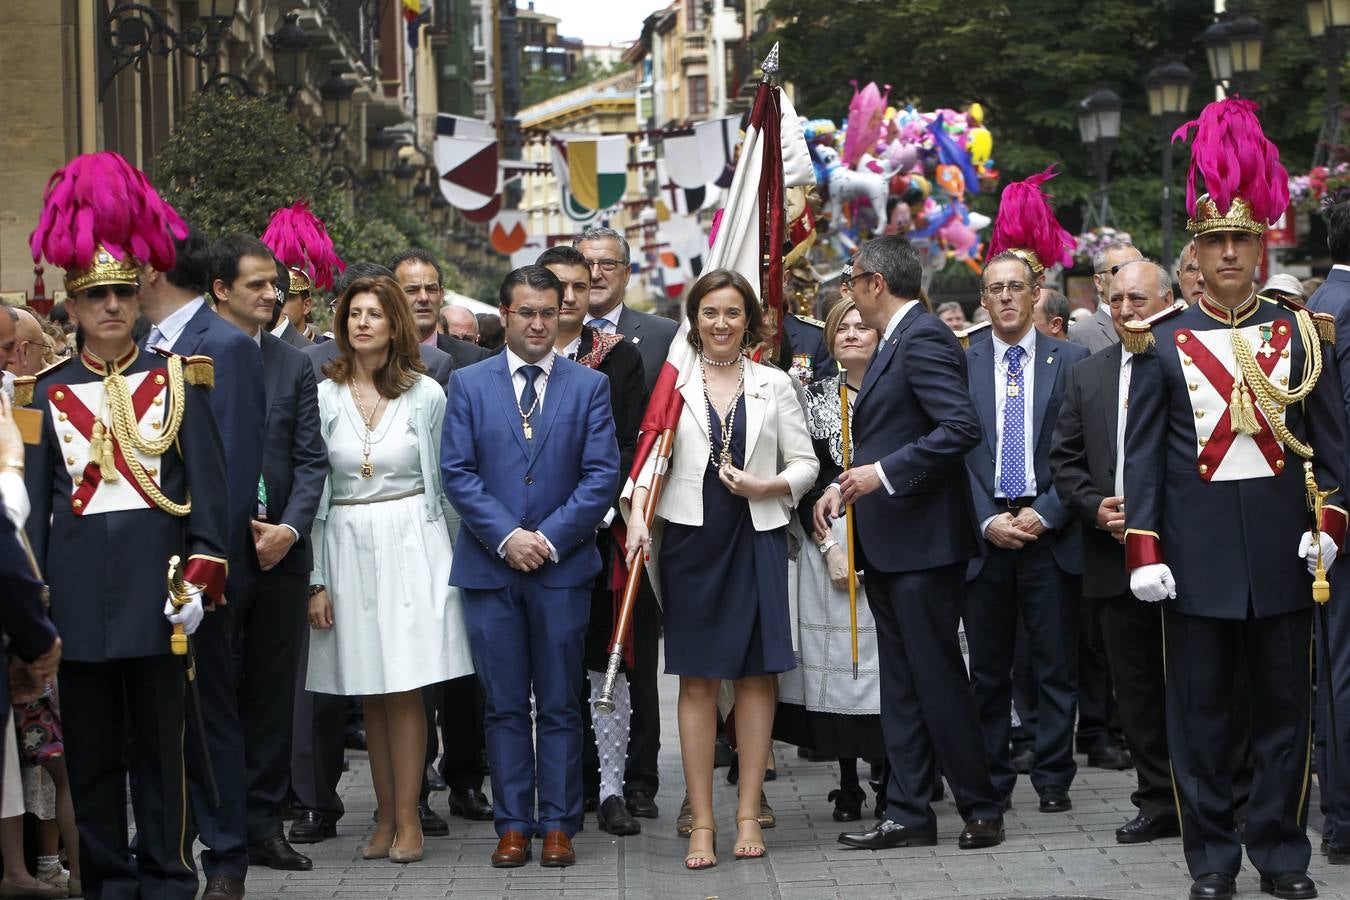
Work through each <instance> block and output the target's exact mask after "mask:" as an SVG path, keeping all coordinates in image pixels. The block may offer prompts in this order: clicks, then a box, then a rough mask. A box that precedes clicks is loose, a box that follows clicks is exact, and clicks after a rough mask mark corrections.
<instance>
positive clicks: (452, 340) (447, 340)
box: [436, 332, 492, 369]
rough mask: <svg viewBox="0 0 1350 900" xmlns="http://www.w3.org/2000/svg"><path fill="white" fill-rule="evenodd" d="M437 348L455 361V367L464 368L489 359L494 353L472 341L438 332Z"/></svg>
mask: <svg viewBox="0 0 1350 900" xmlns="http://www.w3.org/2000/svg"><path fill="white" fill-rule="evenodd" d="M436 349H438V350H440V351H441V352H442V353H444V354H446V355H448V356H449V357H450V358H451V359H452V360H454V361H455V368H456V369H462V368H464V367H465V366H471V365H473V364H474V363H476V362H478V361H480V360H484V359H487V358H488V357H489V356H491V355H492V354H491V353H489V352H488V351H486V350H484V349H483V348H482V347H480V346H478V345H477V344H475V343H472V342H471V341H461V340H460V339H459V338H457V337H451V336H450V335H448V334H441V333H440V332H437V333H436Z"/></svg>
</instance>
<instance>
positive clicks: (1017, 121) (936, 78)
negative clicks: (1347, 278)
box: [757, 0, 1324, 254]
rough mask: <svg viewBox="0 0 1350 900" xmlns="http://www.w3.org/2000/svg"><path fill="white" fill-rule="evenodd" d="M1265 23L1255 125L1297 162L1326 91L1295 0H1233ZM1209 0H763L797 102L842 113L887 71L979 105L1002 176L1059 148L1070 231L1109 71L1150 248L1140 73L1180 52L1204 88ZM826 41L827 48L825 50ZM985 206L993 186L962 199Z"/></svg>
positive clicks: (1197, 91)
mask: <svg viewBox="0 0 1350 900" xmlns="http://www.w3.org/2000/svg"><path fill="white" fill-rule="evenodd" d="M1228 6H1229V8H1230V10H1233V11H1235V12H1242V13H1247V14H1250V15H1252V16H1254V17H1255V18H1257V19H1258V20H1259V21H1261V22H1262V23H1263V24H1264V25H1265V27H1266V38H1265V59H1264V65H1263V70H1262V75H1261V77H1260V79H1259V80H1258V81H1257V82H1256V84H1254V85H1253V86H1252V87H1251V89H1250V90H1249V91H1248V92H1247V93H1248V95H1249V96H1250V97H1251V98H1252V99H1254V100H1256V101H1257V102H1258V103H1260V104H1261V107H1262V111H1261V113H1260V115H1261V119H1262V122H1263V124H1264V125H1265V128H1266V132H1267V134H1268V135H1269V136H1270V138H1271V139H1272V140H1273V141H1275V142H1276V144H1277V145H1278V146H1279V148H1280V151H1281V157H1282V159H1283V161H1284V163H1285V165H1286V166H1287V167H1288V168H1289V170H1290V172H1291V173H1297V172H1299V171H1307V167H1308V165H1309V164H1310V160H1311V158H1312V154H1313V151H1314V149H1315V143H1316V139H1317V130H1318V126H1319V123H1320V121H1321V115H1322V110H1323V108H1324V106H1323V103H1324V101H1323V87H1322V86H1323V83H1324V81H1323V78H1324V76H1323V74H1322V69H1321V65H1320V62H1319V60H1320V57H1319V55H1318V51H1317V49H1316V47H1315V46H1314V45H1313V44H1312V43H1311V41H1310V40H1309V38H1308V35H1307V30H1306V28H1305V26H1304V23H1303V9H1302V6H1303V5H1302V4H1301V3H1290V2H1288V0H1232V2H1230V3H1229V4H1228ZM1212 10H1213V5H1212V4H1211V3H1209V2H1208V0H1204V2H1202V0H1148V2H1145V0H962V2H960V3H952V2H949V0H848V2H833V3H821V2H819V0H770V4H769V13H770V14H771V15H773V16H774V17H776V18H777V19H778V20H779V21H780V22H782V23H783V24H782V25H781V26H780V27H779V28H778V29H777V30H776V31H775V32H773V33H771V34H770V35H769V36H767V37H766V38H765V46H764V47H763V48H757V49H764V50H767V46H768V44H769V43H771V42H772V41H774V40H778V41H781V42H782V48H781V49H782V59H783V76H784V78H785V79H786V80H787V81H790V82H792V84H793V85H794V86H795V88H796V90H797V95H796V100H797V102H796V106H797V110H798V112H799V113H801V114H802V115H804V116H809V117H816V116H820V117H829V118H833V119H835V120H836V121H839V120H842V119H843V118H845V117H846V116H847V111H848V103H849V99H850V97H851V96H852V90H853V89H852V87H851V86H850V84H849V81H850V80H851V79H856V80H857V81H858V84H859V86H862V85H864V84H866V83H867V82H868V81H875V82H877V84H878V85H884V84H890V85H891V101H892V104H903V103H905V102H907V101H912V102H913V103H914V104H915V105H916V106H917V107H919V108H921V109H925V110H932V109H936V108H939V107H950V108H955V109H962V108H964V107H965V106H967V105H968V104H969V103H971V102H973V101H979V102H980V103H982V104H983V105H984V108H985V123H986V124H987V125H988V127H989V128H990V130H991V131H992V132H993V135H994V159H995V162H996V163H997V167H998V169H999V170H1000V172H1001V174H1002V183H1004V184H1006V183H1007V182H1008V181H1014V180H1018V179H1021V178H1025V177H1026V176H1028V175H1031V174H1033V173H1035V172H1038V171H1040V170H1042V169H1044V168H1045V167H1046V166H1048V165H1050V164H1051V163H1059V167H1060V170H1061V172H1062V173H1063V174H1062V175H1061V176H1060V177H1059V178H1057V179H1055V180H1054V181H1053V182H1051V185H1050V189H1051V191H1052V192H1053V193H1054V195H1055V202H1056V204H1057V206H1058V209H1059V211H1060V216H1061V218H1062V220H1063V221H1064V223H1065V226H1066V227H1068V228H1069V229H1070V230H1071V231H1077V230H1078V229H1079V228H1080V226H1081V224H1082V209H1083V202H1084V201H1085V200H1086V199H1087V198H1088V197H1089V196H1090V195H1091V193H1092V192H1093V190H1094V189H1095V187H1096V179H1095V175H1094V172H1093V160H1092V157H1091V155H1090V154H1089V153H1088V151H1087V149H1086V148H1085V147H1084V146H1083V145H1082V143H1081V142H1080V140H1079V136H1078V127H1077V110H1078V103H1079V101H1080V100H1082V99H1083V98H1085V97H1086V96H1087V95H1088V94H1090V93H1091V92H1092V91H1094V90H1096V88H1097V87H1098V86H1101V85H1105V86H1109V87H1110V88H1111V89H1112V90H1114V91H1115V92H1116V93H1117V94H1119V95H1120V97H1121V100H1122V101H1123V104H1124V109H1123V112H1122V115H1121V136H1120V141H1119V143H1118V144H1117V146H1116V150H1115V155H1114V157H1113V158H1112V161H1111V170H1110V171H1111V182H1110V192H1111V206H1112V210H1113V213H1114V218H1115V224H1116V225H1117V226H1118V227H1121V228H1123V229H1125V230H1126V231H1129V232H1130V233H1131V234H1132V235H1134V238H1135V241H1136V243H1138V244H1140V245H1141V246H1142V247H1143V249H1144V250H1145V252H1148V253H1154V254H1156V253H1157V252H1158V251H1159V249H1160V245H1161V238H1160V234H1161V231H1160V225H1159V223H1160V214H1161V209H1160V206H1161V195H1162V179H1161V168H1162V162H1161V159H1162V152H1163V147H1164V144H1163V136H1162V132H1161V130H1160V129H1159V126H1158V125H1157V124H1156V123H1155V122H1154V121H1153V120H1152V119H1151V118H1150V116H1149V114H1148V96H1147V93H1146V92H1145V90H1144V86H1143V78H1144V75H1145V74H1146V73H1147V72H1148V71H1149V70H1150V69H1151V68H1153V67H1154V66H1155V65H1157V64H1158V63H1159V62H1162V61H1163V60H1164V59H1166V58H1167V57H1177V58H1179V59H1181V60H1182V61H1183V62H1185V63H1186V65H1187V66H1188V67H1189V68H1190V70H1191V72H1192V73H1193V75H1194V76H1195V80H1194V83H1193V87H1192V90H1191V104H1190V107H1191V108H1190V111H1191V114H1192V116H1194V115H1195V114H1197V113H1198V112H1199V110H1200V108H1201V106H1203V105H1204V103H1205V102H1207V101H1208V100H1210V99H1212V98H1213V97H1214V92H1213V88H1212V85H1211V83H1210V81H1209V73H1208V68H1207V65H1206V63H1205V54H1204V48H1203V46H1202V45H1201V44H1200V42H1199V40H1198V38H1199V35H1200V33H1201V32H1202V31H1204V29H1205V28H1206V27H1208V26H1209V24H1210V23H1211V22H1212V21H1213V12H1212ZM826 48H828V49H826ZM1174 159H1175V164H1174V165H1175V173H1176V175H1175V181H1174V194H1173V196H1174V198H1175V199H1174V203H1173V209H1174V211H1175V216H1176V222H1175V227H1176V228H1177V229H1178V233H1180V229H1181V228H1183V227H1184V225H1185V211H1184V209H1183V206H1184V197H1185V172H1186V167H1187V166H1188V164H1189V159H1190V158H1189V155H1188V152H1187V149H1186V145H1184V144H1179V145H1177V148H1176V155H1175V157H1174ZM969 199H970V200H971V206H972V208H974V209H977V210H979V211H982V212H985V213H987V214H992V212H993V210H994V209H995V208H996V198H995V197H991V196H983V195H980V196H975V197H971V198H969Z"/></svg>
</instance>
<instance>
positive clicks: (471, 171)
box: [436, 137, 501, 209]
mask: <svg viewBox="0 0 1350 900" xmlns="http://www.w3.org/2000/svg"><path fill="white" fill-rule="evenodd" d="M436 171H437V172H440V173H441V177H440V179H439V181H440V185H441V194H442V195H443V196H444V197H445V200H446V202H447V203H449V204H450V205H451V206H453V207H455V208H456V209H482V208H483V207H484V206H486V205H487V204H488V203H489V202H491V200H492V197H493V195H494V194H497V193H498V192H500V190H501V173H500V171H499V170H498V168H497V142H496V141H495V140H492V139H490V138H462V137H437V138H436Z"/></svg>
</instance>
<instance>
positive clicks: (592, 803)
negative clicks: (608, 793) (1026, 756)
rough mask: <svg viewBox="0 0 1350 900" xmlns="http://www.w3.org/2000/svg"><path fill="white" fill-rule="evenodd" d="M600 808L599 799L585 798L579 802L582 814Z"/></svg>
mask: <svg viewBox="0 0 1350 900" xmlns="http://www.w3.org/2000/svg"><path fill="white" fill-rule="evenodd" d="M599 808H600V798H599V797H586V798H585V799H583V800H582V801H581V811H582V812H584V813H588V812H595V811H596V810H597V809H599Z"/></svg>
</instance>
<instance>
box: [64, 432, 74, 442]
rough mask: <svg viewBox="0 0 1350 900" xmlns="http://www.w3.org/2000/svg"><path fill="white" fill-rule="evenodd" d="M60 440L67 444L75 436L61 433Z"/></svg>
mask: <svg viewBox="0 0 1350 900" xmlns="http://www.w3.org/2000/svg"><path fill="white" fill-rule="evenodd" d="M61 440H63V441H65V442H66V443H67V444H69V443H70V442H71V441H73V440H75V438H74V437H73V436H72V435H69V434H63V435H61Z"/></svg>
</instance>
